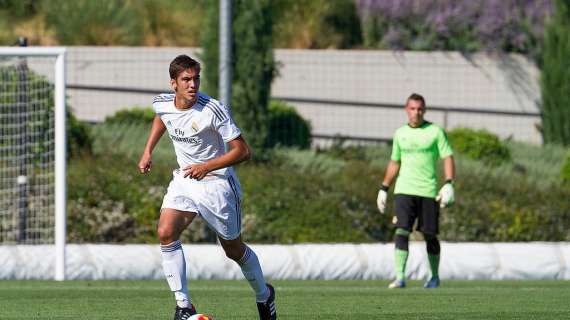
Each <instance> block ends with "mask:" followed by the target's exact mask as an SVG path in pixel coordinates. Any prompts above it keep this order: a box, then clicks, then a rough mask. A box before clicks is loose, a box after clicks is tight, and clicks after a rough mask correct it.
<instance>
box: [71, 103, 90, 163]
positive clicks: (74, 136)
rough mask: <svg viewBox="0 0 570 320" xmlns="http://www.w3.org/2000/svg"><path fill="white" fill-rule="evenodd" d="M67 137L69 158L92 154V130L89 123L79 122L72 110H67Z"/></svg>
mask: <svg viewBox="0 0 570 320" xmlns="http://www.w3.org/2000/svg"><path fill="white" fill-rule="evenodd" d="M67 137H68V138H67V139H68V141H67V153H68V157H73V156H77V155H79V154H84V153H87V154H89V153H91V152H92V149H93V138H92V136H91V128H90V127H89V125H88V124H87V123H85V122H82V121H79V120H77V118H76V117H75V115H74V114H73V113H72V112H71V108H67Z"/></svg>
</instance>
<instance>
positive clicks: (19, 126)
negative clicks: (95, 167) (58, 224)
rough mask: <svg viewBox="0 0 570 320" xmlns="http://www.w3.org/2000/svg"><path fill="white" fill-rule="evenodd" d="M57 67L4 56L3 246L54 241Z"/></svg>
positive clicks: (0, 112) (0, 105) (0, 89)
mask: <svg viewBox="0 0 570 320" xmlns="http://www.w3.org/2000/svg"><path fill="white" fill-rule="evenodd" d="M54 63H55V58H50V57H41V58H40V57H34V58H30V57H6V56H3V57H0V243H5V244H46V243H53V242H54V220H55V217H54V212H55V208H54V194H55V192H54V147H55V139H54V112H53V110H54V90H53V89H54V88H53V84H52V81H51V80H52V79H53V70H54Z"/></svg>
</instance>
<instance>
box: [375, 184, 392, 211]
mask: <svg viewBox="0 0 570 320" xmlns="http://www.w3.org/2000/svg"><path fill="white" fill-rule="evenodd" d="M388 189H389V187H387V186H385V185H382V186H381V187H380V190H379V191H378V198H376V205H377V206H378V210H379V211H380V213H382V214H383V213H384V211H386V199H388Z"/></svg>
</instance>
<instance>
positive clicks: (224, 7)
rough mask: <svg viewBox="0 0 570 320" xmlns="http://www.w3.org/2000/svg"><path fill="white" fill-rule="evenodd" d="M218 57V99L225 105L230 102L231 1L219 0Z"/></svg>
mask: <svg viewBox="0 0 570 320" xmlns="http://www.w3.org/2000/svg"><path fill="white" fill-rule="evenodd" d="M219 35H220V40H219V41H220V42H219V44H220V57H219V66H220V67H219V71H218V72H219V83H218V87H219V88H218V91H219V96H218V98H219V99H220V101H221V102H222V103H224V104H225V105H230V104H231V100H232V0H220V33H219Z"/></svg>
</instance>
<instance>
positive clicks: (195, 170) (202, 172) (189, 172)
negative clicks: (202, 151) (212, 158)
mask: <svg viewBox="0 0 570 320" xmlns="http://www.w3.org/2000/svg"><path fill="white" fill-rule="evenodd" d="M182 171H184V178H186V177H190V178H192V179H196V180H202V179H203V178H204V177H205V176H206V175H207V174H208V173H209V172H210V169H208V166H207V165H206V164H205V163H195V164H192V165H189V166H187V167H184V168H183V169H182Z"/></svg>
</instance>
